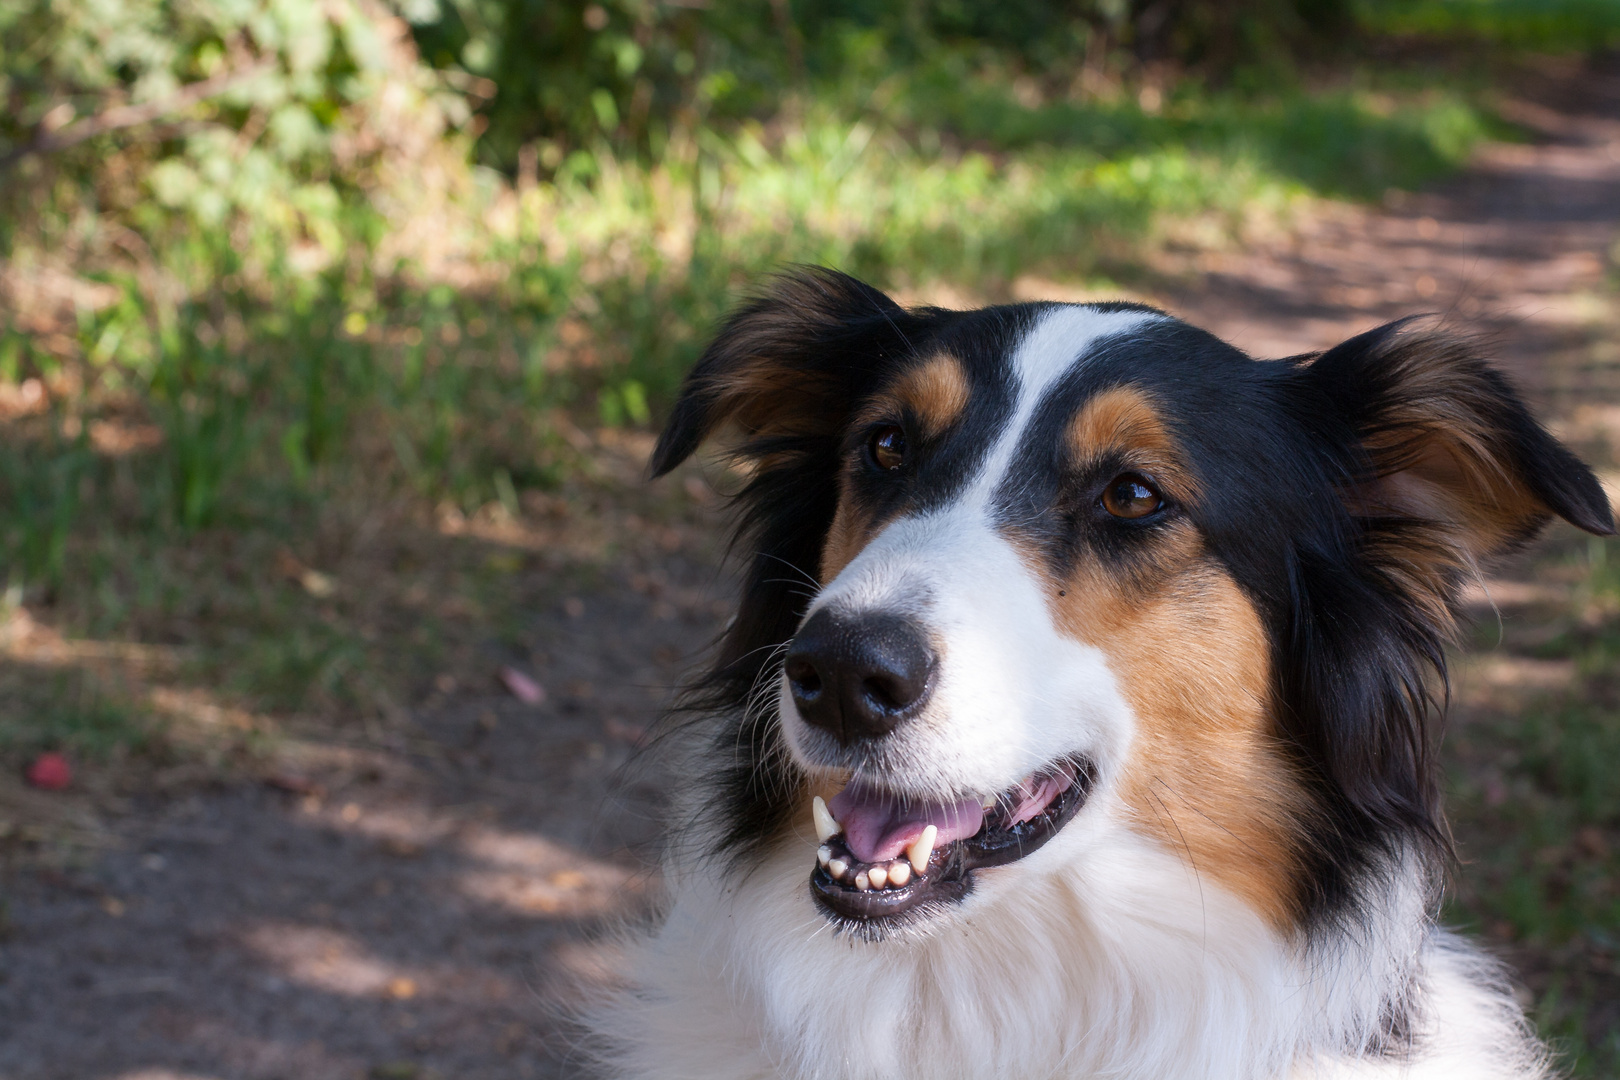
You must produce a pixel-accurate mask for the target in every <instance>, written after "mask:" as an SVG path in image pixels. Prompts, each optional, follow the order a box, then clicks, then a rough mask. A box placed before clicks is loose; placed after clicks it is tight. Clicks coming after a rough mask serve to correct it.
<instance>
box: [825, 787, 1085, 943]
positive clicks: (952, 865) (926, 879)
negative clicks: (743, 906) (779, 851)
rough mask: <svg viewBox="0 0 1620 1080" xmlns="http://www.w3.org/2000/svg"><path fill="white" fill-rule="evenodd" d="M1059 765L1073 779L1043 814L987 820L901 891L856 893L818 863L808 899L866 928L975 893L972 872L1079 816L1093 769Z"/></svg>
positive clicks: (940, 852)
mask: <svg viewBox="0 0 1620 1080" xmlns="http://www.w3.org/2000/svg"><path fill="white" fill-rule="evenodd" d="M1063 765H1064V766H1065V767H1068V768H1072V769H1073V771H1074V780H1073V782H1072V783H1070V784H1069V786H1068V787H1067V788H1065V789H1064V790H1063V792H1062V793H1060V794H1059V795H1058V796H1057V797H1056V798H1055V799H1053V800H1052V802H1051V804H1050V805H1048V806H1047V808H1046V809H1045V810H1044V811H1042V812H1041V813H1040V814H1037V815H1036V816H1035V817H1034V818H1031V819H1030V820H1028V821H1025V822H1022V823H1019V824H1017V825H1012V826H1007V825H1005V824H1004V823H1002V822H999V821H997V820H993V819H992V818H990V817H986V819H985V821H984V824H983V825H981V826H980V828H979V831H978V832H977V833H975V834H974V835H972V836H969V837H966V838H963V839H961V840H956V841H954V842H952V843H951V844H949V845H946V846H943V847H941V848H938V849H936V850H935V851H934V853H933V858H932V860H931V861H929V862H928V863H927V870H926V872H918V873H916V874H914V875H913V876H912V877H911V878H910V879H909V881H908V882H907V884H905V885H904V886H901V887H899V888H895V887H892V886H891V887H889V888H882V889H873V888H867V889H860V888H856V887H853V886H852V885H850V884H848V883H846V882H843V881H839V880H838V879H836V878H834V877H833V875H832V874H830V873H829V872H828V870H827V860H826V859H822V860H819V861H818V864H817V866H816V868H815V869H814V870H813V871H811V874H810V892H811V895H812V896H813V897H814V898H815V901H816V903H817V904H818V905H820V906H821V908H822V909H823V910H825V911H826V912H827V913H828V914H830V915H832V916H833V917H834V918H836V919H840V920H847V921H849V922H853V923H860V924H866V925H872V924H881V923H885V922H896V923H898V922H902V921H904V920H905V919H906V917H908V916H911V915H913V913H917V912H919V911H920V909H925V908H928V907H933V906H938V905H940V904H945V903H951V902H953V901H957V900H961V899H962V898H963V897H965V896H967V894H968V893H969V892H971V891H972V889H973V875H974V872H975V871H977V870H982V869H985V868H987V867H992V866H1002V865H1005V864H1007V863H1010V862H1016V861H1017V860H1019V859H1021V858H1023V857H1024V856H1026V855H1029V854H1031V853H1032V852H1034V851H1035V850H1036V849H1038V848H1040V847H1041V846H1042V845H1043V844H1045V843H1046V842H1047V841H1048V840H1050V839H1051V838H1052V837H1053V836H1055V835H1057V833H1058V831H1059V830H1061V829H1062V828H1063V827H1064V826H1065V825H1067V824H1068V823H1069V821H1070V820H1072V819H1073V818H1074V816H1075V814H1076V813H1078V812H1079V810H1080V808H1081V807H1082V806H1083V805H1084V804H1085V802H1086V797H1087V796H1088V795H1089V794H1090V791H1091V786H1092V781H1093V778H1094V776H1095V770H1094V768H1093V767H1092V765H1091V764H1090V762H1088V761H1085V760H1083V759H1075V760H1072V761H1068V762H1065V763H1063ZM840 841H841V837H839V836H833V837H830V838H827V840H826V844H827V845H835V846H837V847H839V848H840V849H841V853H842V854H847V849H842V848H841V844H840ZM823 854H824V855H825V854H826V852H825V851H824V852H823ZM837 857H838V856H837V855H836V854H835V855H834V858H835V859H836V858H837ZM849 876H850V877H851V878H853V876H854V875H853V874H851V875H849Z"/></svg>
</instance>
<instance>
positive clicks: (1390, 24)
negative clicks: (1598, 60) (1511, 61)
mask: <svg viewBox="0 0 1620 1080" xmlns="http://www.w3.org/2000/svg"><path fill="white" fill-rule="evenodd" d="M1360 8H1361V10H1360V12H1359V15H1360V21H1361V23H1362V24H1363V25H1364V26H1366V27H1367V28H1369V29H1372V30H1375V31H1378V32H1380V33H1386V34H1404V35H1412V36H1422V37H1428V38H1439V39H1446V38H1450V39H1453V40H1464V41H1481V42H1488V43H1492V44H1496V45H1505V46H1510V47H1514V48H1520V49H1543V50H1548V51H1555V52H1566V51H1575V52H1583V51H1589V50H1596V49H1605V48H1608V49H1612V48H1614V47H1615V46H1616V45H1620V3H1617V2H1616V0H1360Z"/></svg>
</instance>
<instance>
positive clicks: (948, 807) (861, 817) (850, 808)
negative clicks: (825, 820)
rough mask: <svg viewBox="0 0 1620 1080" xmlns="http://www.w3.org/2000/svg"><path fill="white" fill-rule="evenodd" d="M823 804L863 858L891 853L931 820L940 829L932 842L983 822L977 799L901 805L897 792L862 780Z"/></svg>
mask: <svg viewBox="0 0 1620 1080" xmlns="http://www.w3.org/2000/svg"><path fill="white" fill-rule="evenodd" d="M827 809H828V810H831V811H832V816H833V817H834V818H836V819H838V823H839V824H840V825H842V826H843V827H844V843H845V844H846V845H847V846H848V847H849V850H850V852H851V853H853V854H854V856H855V857H856V858H857V859H859V860H861V861H862V862H882V861H884V860H886V859H892V858H895V857H896V856H897V855H899V854H900V853H901V852H902V851H904V850H905V849H906V848H907V847H909V846H910V845H911V842H912V841H913V840H916V839H917V837H919V836H921V835H922V833H923V830H924V829H926V828H927V827H928V826H930V825H932V826H934V827H935V828H936V829H938V830H939V835H938V836H937V837H935V838H934V846H935V847H943V846H944V845H946V844H949V843H950V842H952V841H953V840H961V839H963V838H964V837H968V836H972V835H973V834H974V833H976V832H978V831H979V826H980V824H981V823H983V821H984V809H983V807H981V806H980V805H979V800H977V799H963V800H962V801H961V802H956V803H919V802H907V803H905V804H904V805H902V804H901V801H900V799H899V797H898V796H896V795H893V794H890V793H889V792H885V791H879V790H877V789H876V788H870V787H866V786H865V785H863V784H860V783H854V784H850V785H849V786H848V787H846V788H845V789H844V790H843V791H840V792H839V793H838V794H837V795H834V796H833V797H832V800H831V801H830V802H829V803H827Z"/></svg>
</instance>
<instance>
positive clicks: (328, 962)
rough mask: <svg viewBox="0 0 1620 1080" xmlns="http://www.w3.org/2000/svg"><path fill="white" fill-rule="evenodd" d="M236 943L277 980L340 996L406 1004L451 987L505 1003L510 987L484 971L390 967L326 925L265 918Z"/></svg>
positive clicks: (352, 937) (391, 964)
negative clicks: (310, 924) (264, 965)
mask: <svg viewBox="0 0 1620 1080" xmlns="http://www.w3.org/2000/svg"><path fill="white" fill-rule="evenodd" d="M241 942H242V945H243V946H244V947H245V948H246V949H247V950H248V951H249V952H251V953H253V954H254V955H255V956H257V957H258V958H259V959H260V960H262V961H263V962H264V963H266V964H267V965H269V966H270V968H271V969H272V970H273V971H275V972H276V974H278V975H280V976H281V977H282V978H285V979H287V980H288V981H290V982H293V983H296V984H297V985H299V986H303V987H307V988H309V989H311V990H320V991H323V992H325V993H329V994H340V995H343V996H345V997H371V998H380V999H387V1000H392V1001H409V1000H412V999H414V998H418V997H423V998H426V997H432V996H434V995H436V994H439V993H441V992H442V991H443V990H444V988H445V987H446V986H447V985H452V984H453V985H454V986H455V989H456V991H457V993H459V994H462V995H467V994H472V995H473V996H476V997H485V998H490V999H505V998H507V997H508V996H510V995H511V993H512V992H513V989H514V988H513V987H512V986H511V985H510V984H509V983H508V981H507V980H505V979H503V978H501V977H500V976H499V975H496V974H495V973H493V972H490V971H487V970H477V971H462V970H457V969H455V968H451V967H440V966H434V967H424V966H411V965H406V964H399V963H395V962H393V961H390V960H387V959H385V958H384V957H381V956H379V955H377V954H376V953H375V952H374V951H372V950H371V949H369V948H368V947H367V946H366V945H365V944H364V943H363V942H362V941H361V940H360V939H359V938H358V937H356V936H355V935H353V934H350V933H346V932H344V931H341V930H334V929H331V928H329V927H319V926H308V925H302V924H298V923H291V922H284V921H274V920H270V921H265V922H261V923H258V924H257V925H253V926H250V927H248V928H247V929H246V930H244V931H243V932H242V934H241Z"/></svg>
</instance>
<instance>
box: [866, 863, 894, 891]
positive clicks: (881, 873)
mask: <svg viewBox="0 0 1620 1080" xmlns="http://www.w3.org/2000/svg"><path fill="white" fill-rule="evenodd" d="M866 880H867V881H870V882H871V883H872V888H874V889H881V888H883V886H885V885H887V884H888V883H889V872H888V871H887V870H885V869H883V867H881V866H874V867H872V869H870V870H868V871H867V872H866Z"/></svg>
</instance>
